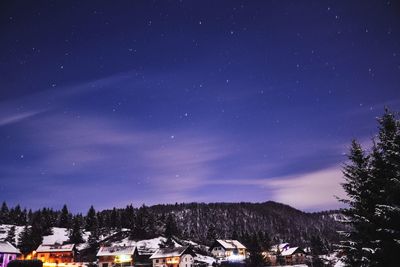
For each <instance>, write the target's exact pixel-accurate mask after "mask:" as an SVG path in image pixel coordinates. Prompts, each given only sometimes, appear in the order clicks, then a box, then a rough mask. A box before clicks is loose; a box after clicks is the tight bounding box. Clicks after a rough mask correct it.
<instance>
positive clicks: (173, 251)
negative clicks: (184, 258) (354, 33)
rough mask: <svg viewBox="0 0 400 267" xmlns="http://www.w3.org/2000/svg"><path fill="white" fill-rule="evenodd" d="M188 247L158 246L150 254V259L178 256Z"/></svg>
mask: <svg viewBox="0 0 400 267" xmlns="http://www.w3.org/2000/svg"><path fill="white" fill-rule="evenodd" d="M188 248H189V247H177V248H160V249H158V250H157V251H156V252H155V253H154V254H153V255H151V257H150V259H159V258H169V257H179V256H181V255H183V254H184V253H185V251H186V250H187V249H188Z"/></svg>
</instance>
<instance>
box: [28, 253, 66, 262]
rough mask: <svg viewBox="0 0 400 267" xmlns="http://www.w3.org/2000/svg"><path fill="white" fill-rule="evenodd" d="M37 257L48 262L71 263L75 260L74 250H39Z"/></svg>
mask: <svg viewBox="0 0 400 267" xmlns="http://www.w3.org/2000/svg"><path fill="white" fill-rule="evenodd" d="M36 258H37V259H38V260H41V261H42V262H47V263H61V262H63V263H70V262H74V253H73V252H70V251H68V252H38V253H37V254H36Z"/></svg>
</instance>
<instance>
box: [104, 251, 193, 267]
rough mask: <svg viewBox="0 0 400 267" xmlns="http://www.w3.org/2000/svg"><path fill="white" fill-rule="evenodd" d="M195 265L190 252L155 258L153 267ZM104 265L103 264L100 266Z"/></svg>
mask: <svg viewBox="0 0 400 267" xmlns="http://www.w3.org/2000/svg"><path fill="white" fill-rule="evenodd" d="M167 266H168V267H194V258H193V256H192V255H190V254H184V255H182V256H181V257H168V258H160V259H153V267H167ZM99 267H102V266H99Z"/></svg>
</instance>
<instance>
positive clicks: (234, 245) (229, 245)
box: [217, 239, 246, 249]
mask: <svg viewBox="0 0 400 267" xmlns="http://www.w3.org/2000/svg"><path fill="white" fill-rule="evenodd" d="M217 242H218V243H219V244H220V245H221V246H222V247H223V248H225V249H246V247H245V246H244V245H243V244H242V243H240V242H239V241H237V240H222V239H217Z"/></svg>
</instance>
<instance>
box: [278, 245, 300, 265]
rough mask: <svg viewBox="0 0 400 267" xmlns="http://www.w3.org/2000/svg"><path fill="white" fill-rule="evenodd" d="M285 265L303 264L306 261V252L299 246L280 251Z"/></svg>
mask: <svg viewBox="0 0 400 267" xmlns="http://www.w3.org/2000/svg"><path fill="white" fill-rule="evenodd" d="M280 256H281V257H283V259H284V262H285V264H286V265H293V264H303V263H305V261H306V253H305V252H304V250H302V249H301V248H299V247H293V248H289V249H287V250H285V251H282V252H281V255H280Z"/></svg>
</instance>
